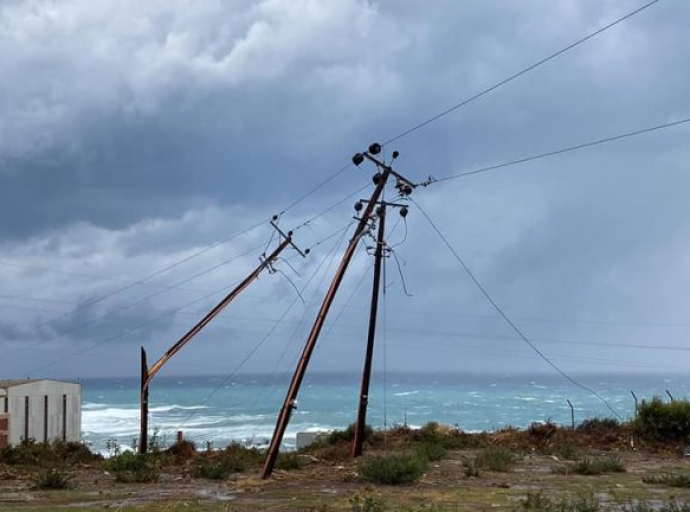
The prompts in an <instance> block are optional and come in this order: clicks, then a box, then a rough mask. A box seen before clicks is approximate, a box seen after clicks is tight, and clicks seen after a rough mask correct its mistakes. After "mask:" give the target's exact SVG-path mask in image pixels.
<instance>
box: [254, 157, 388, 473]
mask: <svg viewBox="0 0 690 512" xmlns="http://www.w3.org/2000/svg"><path fill="white" fill-rule="evenodd" d="M382 168H383V172H382V173H380V174H377V175H376V176H375V177H374V179H375V183H376V188H375V189H374V192H373V193H372V194H371V198H370V199H369V202H368V203H367V206H366V208H365V210H364V213H363V214H362V217H361V219H360V220H359V223H358V224H357V229H356V230H355V233H354V235H353V236H352V239H351V240H350V243H349V245H348V246H347V249H346V250H345V254H344V255H343V259H342V261H341V262H340V267H338V270H337V272H336V274H335V277H334V278H333V281H332V282H331V286H330V288H329V289H328V292H327V293H326V297H325V298H324V300H323V304H322V305H321V309H320V310H319V313H318V314H317V316H316V320H315V322H314V325H313V327H312V329H311V332H310V333H309V337H308V338H307V342H306V344H305V346H304V350H303V351H302V357H301V358H300V360H299V362H298V363H297V368H296V369H295V374H294V375H293V377H292V382H291V383H290V387H289V388H288V392H287V395H286V396H285V402H284V403H283V407H282V408H281V410H280V414H279V416H278V421H277V423H276V427H275V430H274V432H273V437H272V438H271V444H270V446H269V448H268V453H267V454H266V460H265V461H264V467H263V470H262V473H261V478H263V479H266V478H268V477H270V476H271V473H272V472H273V466H274V465H275V462H276V459H277V458H278V452H279V451H280V445H281V443H282V442H283V436H284V435H285V430H286V429H287V426H288V423H289V422H290V415H291V414H292V410H293V409H294V408H295V401H296V400H297V394H298V393H299V388H300V385H301V384H302V380H303V379H304V374H305V372H306V371H307V366H308V365H309V360H310V359H311V355H312V352H313V351H314V347H315V346H316V341H317V340H318V338H319V334H321V329H322V328H323V324H324V322H325V321H326V316H327V315H328V311H329V310H330V308H331V305H332V304H333V300H334V299H335V295H336V293H337V292H338V288H339V287H340V284H341V282H342V280H343V277H344V276H345V272H346V270H347V267H348V266H349V264H350V261H351V260H352V257H353V256H354V254H355V249H356V248H357V244H358V243H359V240H360V238H361V237H362V235H363V234H364V232H365V230H366V228H367V225H368V222H369V219H370V218H371V215H372V213H373V211H374V208H375V206H376V203H377V202H378V201H379V199H380V197H381V194H382V193H383V189H384V188H385V186H386V181H387V180H388V177H389V176H390V174H391V173H392V169H391V168H390V167H388V166H382Z"/></svg>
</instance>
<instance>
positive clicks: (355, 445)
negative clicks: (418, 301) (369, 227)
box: [352, 203, 386, 457]
mask: <svg viewBox="0 0 690 512" xmlns="http://www.w3.org/2000/svg"><path fill="white" fill-rule="evenodd" d="M377 214H378V218H379V231H378V236H377V239H376V249H375V251H374V285H373V287H372V293H371V309H370V311H369V334H368V338H367V352H366V356H365V358H364V371H363V372H362V387H361V390H360V393H359V410H358V411H357V422H356V423H355V438H354V440H353V441H352V456H353V457H359V456H360V455H362V445H363V444H364V432H365V429H366V423H367V406H368V405H369V383H370V382H371V365H372V361H373V359H374V341H375V339H376V316H377V313H378V307H379V290H380V286H381V267H382V263H383V251H384V245H385V243H386V241H385V231H386V203H382V204H381V205H380V206H379V207H378V209H377Z"/></svg>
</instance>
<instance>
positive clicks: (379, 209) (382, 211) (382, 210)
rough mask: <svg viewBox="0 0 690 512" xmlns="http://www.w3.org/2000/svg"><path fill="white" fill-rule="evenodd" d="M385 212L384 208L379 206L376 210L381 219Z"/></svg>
mask: <svg viewBox="0 0 690 512" xmlns="http://www.w3.org/2000/svg"><path fill="white" fill-rule="evenodd" d="M385 211H386V210H384V209H383V206H379V207H378V208H376V214H377V215H378V216H379V217H380V216H382V215H383V213H384V212H385Z"/></svg>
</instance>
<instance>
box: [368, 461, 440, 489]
mask: <svg viewBox="0 0 690 512" xmlns="http://www.w3.org/2000/svg"><path fill="white" fill-rule="evenodd" d="M426 469H427V462H426V461H425V460H424V459H422V458H421V457H419V456H418V455H371V456H369V457H367V458H366V459H364V462H363V463H362V465H361V466H360V474H361V476H362V478H363V479H364V480H366V481H368V482H373V483H377V484H385V485H403V484H409V483H412V482H414V481H416V480H418V479H419V478H420V477H421V476H422V475H423V474H424V472H425V471H426Z"/></svg>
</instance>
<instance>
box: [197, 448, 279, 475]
mask: <svg viewBox="0 0 690 512" xmlns="http://www.w3.org/2000/svg"><path fill="white" fill-rule="evenodd" d="M279 459H280V457H279ZM262 461H263V454H262V453H261V452H260V451H259V450H257V449H256V448H247V447H246V446H242V445H241V444H239V443H232V444H230V445H228V446H227V447H226V448H225V449H224V450H221V451H219V452H207V453H203V454H201V455H200V456H199V457H198V458H197V464H196V467H195V469H194V474H195V476H197V477H200V478H208V479H210V480H224V479H226V478H228V477H229V476H230V475H231V474H232V473H242V472H244V471H248V470H249V469H251V468H253V467H255V466H258V465H260V464H261V462H262ZM276 464H278V462H277V461H276Z"/></svg>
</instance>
